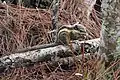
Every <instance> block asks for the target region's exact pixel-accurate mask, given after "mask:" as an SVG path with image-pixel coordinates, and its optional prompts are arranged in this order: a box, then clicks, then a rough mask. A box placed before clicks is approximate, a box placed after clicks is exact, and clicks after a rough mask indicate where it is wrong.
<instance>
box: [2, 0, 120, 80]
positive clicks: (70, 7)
mask: <svg viewBox="0 0 120 80" xmlns="http://www.w3.org/2000/svg"><path fill="white" fill-rule="evenodd" d="M87 9H88V8H87V7H86V5H84V4H82V3H81V2H79V0H61V5H60V10H59V22H60V23H61V24H74V23H76V22H80V23H81V24H83V25H84V26H85V27H86V28H87V32H88V34H89V36H90V37H89V38H90V39H92V38H97V37H99V35H100V34H99V33H100V28H101V19H100V18H98V17H97V16H96V15H99V16H100V17H101V15H100V13H98V12H97V13H96V11H95V10H93V11H92V14H91V16H90V17H89V18H88V17H86V16H87ZM50 29H51V11H50V9H48V10H43V9H39V10H37V9H29V8H22V7H18V6H15V5H8V6H2V5H0V44H1V45H0V54H1V55H8V54H11V52H12V51H14V50H15V49H18V48H24V47H26V46H33V45H39V44H45V43H50V42H51V41H52V40H51V39H50V36H49V35H48V33H46V32H48V31H49V30H50ZM48 63H49V62H44V63H36V64H34V66H30V67H27V68H26V67H22V68H16V69H11V70H9V71H8V70H6V71H5V72H4V73H2V74H0V75H1V76H0V80H83V79H84V80H108V79H109V80H119V73H120V70H119V69H117V70H114V69H115V67H116V65H115V64H117V63H119V62H112V63H113V64H111V65H110V67H108V68H107V69H105V65H104V63H102V62H101V61H100V60H98V59H97V58H96V57H94V58H90V59H89V60H87V61H86V62H85V63H84V68H82V67H83V66H81V65H80V64H82V62H79V64H78V65H77V66H69V65H66V66H60V64H59V63H58V65H59V66H48ZM82 69H84V70H82ZM75 73H82V74H84V76H83V77H82V76H76V75H75Z"/></svg>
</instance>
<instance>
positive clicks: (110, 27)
mask: <svg viewBox="0 0 120 80" xmlns="http://www.w3.org/2000/svg"><path fill="white" fill-rule="evenodd" d="M102 16H103V23H102V30H101V37H100V38H101V42H100V51H99V52H100V54H101V55H103V54H104V53H105V55H106V57H105V59H106V60H107V61H108V62H111V61H112V60H114V59H116V58H115V57H117V58H118V55H119V52H120V0H102Z"/></svg>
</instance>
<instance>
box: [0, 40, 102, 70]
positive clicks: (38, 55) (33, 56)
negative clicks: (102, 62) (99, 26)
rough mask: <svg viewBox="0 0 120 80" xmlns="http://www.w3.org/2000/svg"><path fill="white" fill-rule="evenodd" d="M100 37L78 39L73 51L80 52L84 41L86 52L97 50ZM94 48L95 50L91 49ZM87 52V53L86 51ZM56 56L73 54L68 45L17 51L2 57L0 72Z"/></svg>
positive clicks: (73, 44) (74, 43)
mask: <svg viewBox="0 0 120 80" xmlns="http://www.w3.org/2000/svg"><path fill="white" fill-rule="evenodd" d="M99 40H100V39H99V38H97V39H93V40H87V41H77V42H73V43H72V47H73V50H72V51H73V52H76V51H78V52H79V53H80V45H81V44H83V43H84V46H85V49H87V50H85V51H86V52H89V50H90V51H96V50H97V49H98V47H99ZM91 49H93V50H91ZM86 54H87V53H86ZM55 56H60V57H61V56H62V57H64V56H71V50H70V48H69V47H68V46H63V45H58V46H54V47H49V48H45V49H37V50H33V51H28V52H24V53H15V54H11V55H8V56H4V57H1V58H0V72H2V71H4V70H5V69H9V68H15V67H21V66H28V65H31V64H34V63H36V62H43V61H49V60H51V58H53V57H55Z"/></svg>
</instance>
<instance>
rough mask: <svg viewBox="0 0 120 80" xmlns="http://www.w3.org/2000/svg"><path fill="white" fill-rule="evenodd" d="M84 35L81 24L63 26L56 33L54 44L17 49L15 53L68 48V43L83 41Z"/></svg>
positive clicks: (84, 30)
mask: <svg viewBox="0 0 120 80" xmlns="http://www.w3.org/2000/svg"><path fill="white" fill-rule="evenodd" d="M85 35H86V29H85V27H84V26H83V25H81V24H78V23H76V24H74V25H63V26H62V27H60V28H59V29H58V31H57V40H56V42H54V43H50V44H43V45H37V46H33V47H26V48H23V49H18V50H17V51H15V53H22V52H27V51H32V50H36V49H43V48H49V47H54V46H57V45H67V46H69V42H70V41H73V40H78V39H84V37H85Z"/></svg>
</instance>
